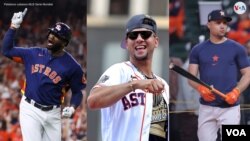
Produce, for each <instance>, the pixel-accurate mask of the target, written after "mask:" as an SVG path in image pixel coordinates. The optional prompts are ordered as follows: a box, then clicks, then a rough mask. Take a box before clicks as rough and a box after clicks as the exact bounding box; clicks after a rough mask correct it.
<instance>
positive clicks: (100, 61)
mask: <svg viewBox="0 0 250 141" xmlns="http://www.w3.org/2000/svg"><path fill="white" fill-rule="evenodd" d="M167 7H168V2H167V0H160V1H155V0H101V1H100V0H87V35H88V36H87V42H88V56H87V66H88V67H87V71H88V85H87V91H88V90H90V89H91V88H92V87H93V86H94V84H95V83H96V82H97V80H98V79H99V77H100V76H101V74H102V73H103V72H104V71H105V70H106V69H107V68H108V67H109V66H111V65H112V64H114V63H118V62H123V61H126V60H128V59H129V58H128V54H127V50H126V49H122V48H121V47H120V43H121V40H122V39H123V38H124V33H125V25H126V23H127V21H128V20H129V18H130V17H131V16H133V15H135V14H148V15H150V16H152V17H153V18H154V19H155V20H156V23H157V25H158V36H159V38H160V45H159V47H158V48H157V49H156V50H155V53H154V58H153V71H154V73H156V74H157V75H159V76H162V77H163V78H164V79H165V80H166V81H168V76H169V75H168V63H169V45H168V43H169V40H168V9H167ZM88 125H89V126H88V140H91V141H101V139H100V113H99V110H96V111H88ZM131 130H132V129H131Z"/></svg>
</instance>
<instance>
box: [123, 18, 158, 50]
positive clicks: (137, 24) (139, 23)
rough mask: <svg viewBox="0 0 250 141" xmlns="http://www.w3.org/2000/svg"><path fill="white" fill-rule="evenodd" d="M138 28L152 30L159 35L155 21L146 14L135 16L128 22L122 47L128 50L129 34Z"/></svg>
mask: <svg viewBox="0 0 250 141" xmlns="http://www.w3.org/2000/svg"><path fill="white" fill-rule="evenodd" d="M136 28H146V29H149V30H152V31H153V32H154V33H157V25H156V22H155V20H154V19H153V18H152V17H151V16H149V15H146V14H139V15H135V16H133V17H132V18H130V20H129V21H128V22H127V25H126V30H125V37H124V39H123V40H122V42H121V47H122V48H126V36H127V33H129V32H131V31H132V30H134V29H136Z"/></svg>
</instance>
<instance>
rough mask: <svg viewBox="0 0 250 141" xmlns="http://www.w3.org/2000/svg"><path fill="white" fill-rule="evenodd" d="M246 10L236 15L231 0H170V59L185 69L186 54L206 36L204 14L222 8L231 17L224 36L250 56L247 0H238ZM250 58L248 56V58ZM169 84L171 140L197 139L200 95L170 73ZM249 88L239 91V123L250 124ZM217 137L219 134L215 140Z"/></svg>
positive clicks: (186, 63) (186, 140) (249, 3)
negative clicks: (244, 49)
mask: <svg viewBox="0 0 250 141" xmlns="http://www.w3.org/2000/svg"><path fill="white" fill-rule="evenodd" d="M241 1H242V2H244V3H245V5H246V7H247V11H246V12H245V13H244V14H241V15H238V14H236V13H235V12H234V9H233V8H234V4H235V3H236V2H237V1H232V0H188V1H187V0H169V38H170V39H169V47H170V48H169V49H170V54H169V55H170V61H171V62H174V63H175V64H178V65H179V66H182V67H183V68H184V69H187V66H188V54H189V51H190V49H191V48H192V47H193V46H194V45H195V44H197V43H199V42H202V41H204V40H207V39H208V35H209V32H208V29H207V28H206V24H207V15H208V13H209V12H210V11H212V10H215V9H223V10H224V12H225V13H226V14H227V15H229V16H231V17H232V19H233V20H232V21H231V22H230V23H229V30H228V33H227V37H228V38H231V39H233V40H235V41H237V42H239V43H240V44H242V45H243V46H245V47H246V49H247V53H248V55H249V56H250V11H249V7H250V0H241ZM249 58H250V57H249ZM169 77H170V78H169V85H170V95H171V99H170V106H171V108H170V110H171V112H170V140H171V141H198V138H197V123H198V121H197V119H198V114H197V113H198V108H199V94H198V93H197V92H196V90H194V89H192V88H190V86H189V85H188V84H187V79H185V78H183V77H181V76H179V75H177V74H176V73H175V72H172V71H171V72H170V73H169ZM249 93H250V88H248V89H247V90H245V91H244V92H243V94H241V97H240V100H241V104H240V106H241V124H247V125H249V124H250V105H249V103H250V94H249ZM219 140H220V137H218V139H217V141H219Z"/></svg>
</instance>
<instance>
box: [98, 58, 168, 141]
mask: <svg viewBox="0 0 250 141" xmlns="http://www.w3.org/2000/svg"><path fill="white" fill-rule="evenodd" d="M155 77H156V78H157V79H158V80H161V81H162V82H163V83H164V84H165V90H164V92H163V93H162V95H163V97H164V99H165V101H166V103H167V104H168V103H169V101H168V99H169V86H168V84H167V83H166V82H165V81H164V80H163V79H162V78H160V77H158V76H155ZM132 79H133V80H135V79H137V80H141V79H146V78H144V76H143V74H141V73H140V72H139V71H138V70H137V69H136V68H135V67H134V66H133V64H132V63H131V62H129V61H127V62H123V63H118V64H115V65H113V66H111V67H110V68H108V69H107V70H106V71H105V72H104V73H103V75H102V76H101V78H100V79H99V81H98V83H97V85H95V87H102V86H112V85H118V84H122V83H127V82H129V81H131V80H132ZM95 87H94V88H95ZM152 108H153V94H152V93H146V92H145V91H143V90H140V89H136V90H135V92H133V91H132V92H130V93H128V94H127V95H126V96H124V97H123V98H122V99H120V100H119V101H118V102H116V103H115V104H114V105H112V106H110V107H107V108H103V109H101V125H102V140H103V141H117V140H119V141H148V138H149V130H150V123H151V117H152Z"/></svg>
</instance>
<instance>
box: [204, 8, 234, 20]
mask: <svg viewBox="0 0 250 141" xmlns="http://www.w3.org/2000/svg"><path fill="white" fill-rule="evenodd" d="M222 19H225V20H226V21H227V22H230V21H231V20H232V18H231V17H228V16H226V15H225V12H224V11H222V10H213V11H212V12H210V13H209V14H208V19H207V20H208V22H210V21H215V20H222Z"/></svg>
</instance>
